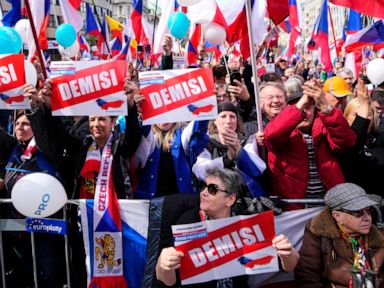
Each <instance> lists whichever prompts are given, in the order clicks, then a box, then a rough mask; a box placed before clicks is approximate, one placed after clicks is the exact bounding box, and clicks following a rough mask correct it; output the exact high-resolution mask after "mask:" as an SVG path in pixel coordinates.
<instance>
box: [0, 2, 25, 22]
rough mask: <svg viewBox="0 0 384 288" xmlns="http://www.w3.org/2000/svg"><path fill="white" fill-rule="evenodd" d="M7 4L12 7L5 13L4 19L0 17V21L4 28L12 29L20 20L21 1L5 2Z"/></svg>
mask: <svg viewBox="0 0 384 288" xmlns="http://www.w3.org/2000/svg"><path fill="white" fill-rule="evenodd" d="M7 2H8V3H9V4H11V5H12V7H11V9H9V11H8V12H7V13H5V15H4V17H1V18H2V19H1V18H0V21H1V22H3V25H4V26H9V27H12V26H15V24H16V23H17V21H19V20H20V19H21V0H7ZM1 12H2V11H1ZM1 12H0V13H1Z"/></svg>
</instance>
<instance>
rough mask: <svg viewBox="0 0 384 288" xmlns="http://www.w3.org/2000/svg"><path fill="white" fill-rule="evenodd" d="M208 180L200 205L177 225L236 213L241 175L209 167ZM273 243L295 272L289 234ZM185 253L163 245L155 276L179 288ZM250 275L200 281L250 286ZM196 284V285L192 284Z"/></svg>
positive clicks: (285, 264) (286, 265)
mask: <svg viewBox="0 0 384 288" xmlns="http://www.w3.org/2000/svg"><path fill="white" fill-rule="evenodd" d="M206 175H207V176H206V178H205V181H204V182H203V183H202V186H201V188H202V189H201V192H200V205H199V207H197V208H195V209H192V210H189V211H187V212H185V213H184V214H183V215H182V216H181V217H180V218H179V220H178V222H177V224H188V223H196V222H200V221H204V220H213V219H222V218H227V217H231V216H232V215H233V211H232V206H233V205H234V204H235V202H236V199H237V197H238V191H240V190H241V189H242V180H241V177H240V176H239V175H238V174H237V173H236V172H233V171H231V170H229V169H213V170H208V171H207V174H206ZM272 243H273V246H274V247H275V248H276V250H277V254H278V255H279V259H280V264H281V268H282V269H283V270H284V271H292V270H293V269H294V267H295V265H296V264H297V262H298V258H299V256H298V253H297V252H296V251H295V250H294V248H293V246H292V244H291V243H290V242H289V240H288V239H287V237H286V236H284V235H279V236H277V237H275V238H274V239H273V240H272ZM183 256H184V255H183V253H181V252H179V251H177V250H176V249H175V248H174V247H168V248H164V249H163V250H162V251H161V253H160V256H159V258H158V261H157V265H156V278H157V279H158V280H160V281H161V282H163V283H164V284H165V285H166V286H173V285H175V284H177V287H180V282H179V280H178V279H179V277H177V276H176V273H177V272H176V271H177V269H178V268H180V261H181V258H182V257H183ZM247 281H248V276H246V275H243V276H237V277H233V278H225V279H220V280H214V281H210V282H208V283H204V284H199V285H198V287H202V285H204V287H205V288H208V287H248V284H247ZM193 287H196V286H193Z"/></svg>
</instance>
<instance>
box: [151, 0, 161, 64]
mask: <svg viewBox="0 0 384 288" xmlns="http://www.w3.org/2000/svg"><path fill="white" fill-rule="evenodd" d="M158 2H159V0H156V4H155V21H153V33H152V48H151V51H152V52H153V48H154V46H155V31H156V17H157V4H158ZM151 54H152V53H151ZM152 60H153V59H152V57H151V61H150V64H149V70H152V64H153V63H152Z"/></svg>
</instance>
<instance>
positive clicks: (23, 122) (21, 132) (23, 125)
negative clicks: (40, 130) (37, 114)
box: [15, 115, 33, 142]
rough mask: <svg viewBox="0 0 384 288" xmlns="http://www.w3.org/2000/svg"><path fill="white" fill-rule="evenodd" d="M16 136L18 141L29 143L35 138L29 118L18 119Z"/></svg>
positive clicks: (23, 116)
mask: <svg viewBox="0 0 384 288" xmlns="http://www.w3.org/2000/svg"><path fill="white" fill-rule="evenodd" d="M15 135H16V139H17V140H18V141H21V142H24V141H28V140H30V139H31V138H32V137H33V131H32V127H31V123H30V122H29V120H28V118H27V116H25V115H22V116H21V117H19V118H17V120H16V125H15Z"/></svg>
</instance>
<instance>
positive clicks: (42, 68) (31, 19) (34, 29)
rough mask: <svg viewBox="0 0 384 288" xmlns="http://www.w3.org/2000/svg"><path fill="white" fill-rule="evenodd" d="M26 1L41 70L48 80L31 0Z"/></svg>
mask: <svg viewBox="0 0 384 288" xmlns="http://www.w3.org/2000/svg"><path fill="white" fill-rule="evenodd" d="M24 3H25V8H27V12H28V18H29V23H30V24H31V29H32V34H33V39H34V40H35V45H36V50H37V55H38V57H39V61H40V66H41V70H43V71H42V72H43V76H44V80H46V79H47V78H48V76H47V71H46V70H45V63H44V61H43V56H42V55H41V49H40V45H39V39H38V38H37V33H36V28H35V23H34V21H33V17H32V12H31V6H30V5H29V0H25V1H24Z"/></svg>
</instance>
